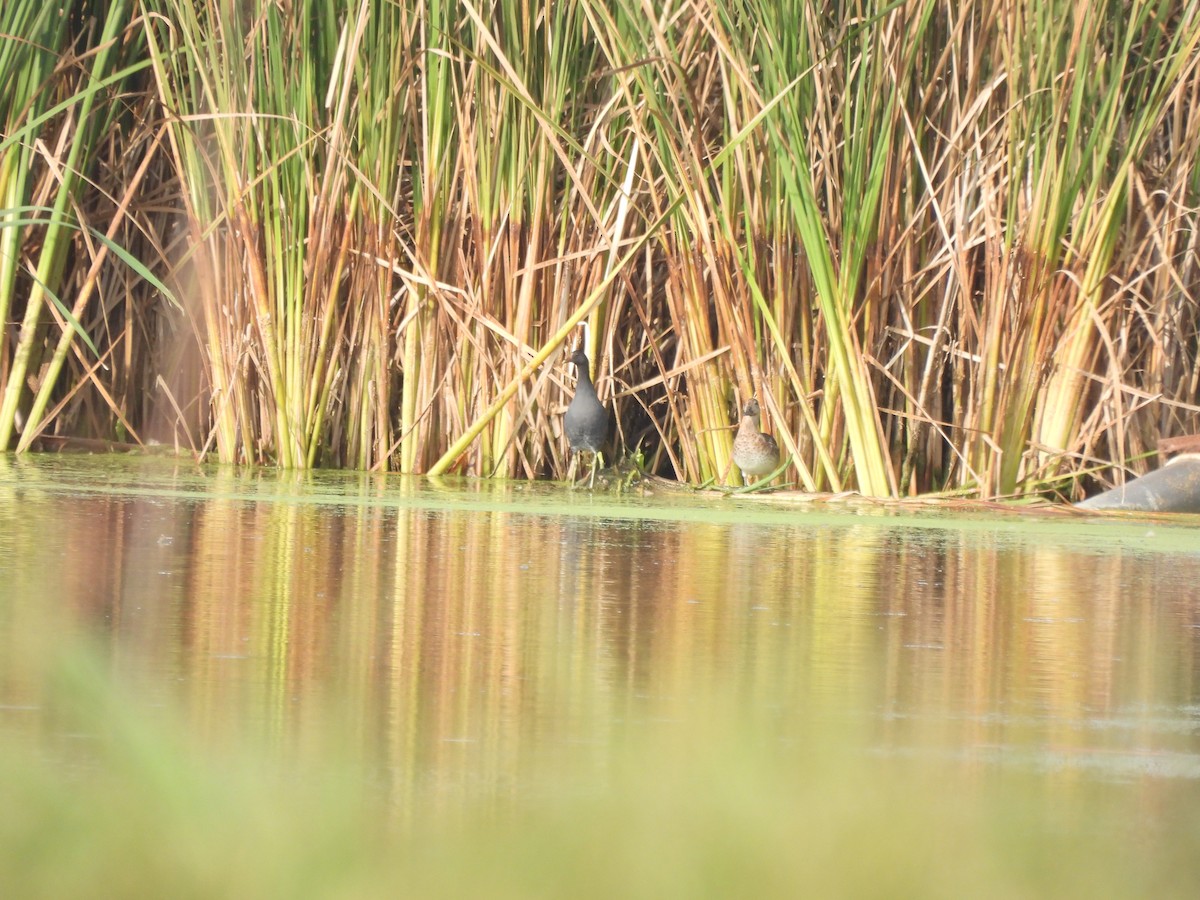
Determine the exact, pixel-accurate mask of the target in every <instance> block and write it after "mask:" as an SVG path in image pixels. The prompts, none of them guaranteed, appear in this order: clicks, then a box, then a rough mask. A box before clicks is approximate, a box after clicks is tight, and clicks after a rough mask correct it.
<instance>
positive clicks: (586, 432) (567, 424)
mask: <svg viewBox="0 0 1200 900" xmlns="http://www.w3.org/2000/svg"><path fill="white" fill-rule="evenodd" d="M569 361H570V362H572V363H574V364H575V371H576V372H577V373H578V376H579V379H578V381H577V382H576V384H575V396H574V397H572V398H571V405H570V406H568V407H567V414H566V416H565V417H564V418H563V427H564V428H565V429H566V432H567V440H568V441H570V442H571V450H572V451H573V452H575V453H581V452H583V451H585V450H586V451H587V452H588V453H591V454H592V475H591V478H590V480H589V481H588V486H589V487H594V486H595V483H596V467H597V466H598V465H599V464H600V458H601V457H600V448H601V447H602V446H603V445H604V442H605V441H606V440H607V439H608V410H607V409H605V408H604V404H603V403H601V402H600V398H599V397H597V396H596V389H595V388H594V387H593V386H592V376H591V373H590V372H589V371H588V358H587V354H586V353H584V352H583V350H582V349H580V350H576V351H575V352H574V353H572V354H571V359H570V360H569Z"/></svg>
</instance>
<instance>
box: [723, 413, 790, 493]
mask: <svg viewBox="0 0 1200 900" xmlns="http://www.w3.org/2000/svg"><path fill="white" fill-rule="evenodd" d="M759 413H760V410H759V408H758V401H757V400H751V401H750V402H749V403H747V404H746V406H745V408H744V409H743V410H742V424H741V425H739V426H738V433H737V437H735V438H734V439H733V461H734V462H735V463H736V464H737V467H738V468H739V469H741V470H742V475H746V476H749V475H754V476H757V477H760V478H761V477H762V476H763V475H769V474H770V473H771V472H774V471H775V470H776V469H777V468H778V467H779V444H777V443H775V438H773V437H771V436H770V435H769V434H764V433H763V432H761V431H759V430H758V416H759Z"/></svg>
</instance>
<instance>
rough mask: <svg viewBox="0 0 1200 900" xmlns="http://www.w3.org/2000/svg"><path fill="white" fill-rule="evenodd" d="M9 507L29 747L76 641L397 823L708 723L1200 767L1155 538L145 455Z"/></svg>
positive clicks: (5, 489) (536, 787) (1199, 687)
mask: <svg viewBox="0 0 1200 900" xmlns="http://www.w3.org/2000/svg"><path fill="white" fill-rule="evenodd" d="M0 497H2V498H3V504H2V506H0V509H2V510H3V512H0V515H2V516H3V519H4V521H3V530H2V531H0V578H2V579H3V583H4V584H6V585H7V586H8V587H7V588H6V593H7V602H6V608H7V613H6V615H5V618H4V621H3V622H0V647H3V648H4V649H5V652H4V653H3V655H2V657H0V690H2V692H3V693H2V696H0V703H2V704H3V706H4V709H3V710H0V733H2V734H3V735H7V736H8V737H10V738H12V737H14V736H15V737H19V738H21V739H24V740H28V741H32V742H34V743H38V742H49V743H53V741H54V736H53V732H54V731H55V727H56V726H55V718H54V714H53V707H54V703H53V702H52V700H50V699H48V697H47V696H46V694H47V692H48V691H49V690H51V688H49V687H48V686H47V685H48V684H49V682H48V681H47V679H46V678H45V677H43V674H42V671H41V668H39V666H40V663H39V660H41V659H43V658H44V657H45V656H46V654H47V648H48V647H52V646H53V645H55V644H56V643H61V642H63V641H65V640H67V638H68V637H71V636H74V637H76V638H79V639H81V640H85V641H86V642H88V643H89V644H91V645H92V646H94V647H97V648H98V652H99V654H100V658H101V659H102V660H103V666H104V667H105V668H107V670H108V671H109V672H110V673H111V675H112V676H113V678H114V679H115V680H116V681H117V682H118V683H119V684H120V685H121V686H122V688H123V690H125V691H126V695H127V696H129V697H132V698H134V701H135V702H136V703H137V704H139V707H140V708H141V709H143V711H144V712H145V714H146V715H148V716H151V717H153V716H155V715H157V714H158V711H161V714H162V715H163V716H164V717H165V716H168V715H170V716H179V717H180V718H181V719H182V720H183V722H184V724H185V728H186V734H187V735H188V739H189V740H191V741H194V742H195V743H196V744H197V745H198V746H200V747H212V746H222V745H224V744H226V743H228V742H230V741H243V740H252V741H254V742H255V743H260V744H262V745H265V746H267V747H270V748H272V750H271V752H272V753H275V754H277V755H278V757H279V758H280V759H286V760H297V759H301V760H302V759H305V758H312V759H321V758H323V756H322V755H323V754H327V753H328V752H330V746H331V745H333V746H334V747H335V748H336V752H337V753H339V754H342V755H344V756H345V757H347V758H350V759H352V760H353V761H355V763H356V764H358V765H361V766H362V767H363V769H364V770H365V771H366V772H367V773H368V778H369V779H370V781H371V783H372V785H373V786H374V787H373V789H374V790H376V791H378V792H379V793H381V794H382V795H383V796H385V797H386V798H387V799H388V802H389V804H390V806H391V807H392V808H393V809H394V810H395V811H397V814H398V815H399V816H400V817H401V818H402V819H404V818H407V817H411V816H419V817H427V816H429V815H430V814H431V811H433V812H436V813H440V814H442V815H446V816H450V817H453V816H454V815H456V814H457V812H458V811H459V810H461V809H463V808H464V807H468V806H477V805H478V803H480V802H481V801H482V802H485V803H490V804H504V803H508V802H511V801H512V800H513V799H514V798H518V797H521V796H523V795H525V794H528V793H530V792H533V793H537V792H539V791H542V792H553V791H555V790H556V785H558V784H560V782H559V781H556V779H558V778H562V777H568V775H569V777H570V778H572V779H574V780H575V781H576V782H578V780H579V779H580V778H583V779H585V780H586V779H587V778H588V777H590V776H589V775H588V773H589V772H591V773H592V775H594V776H595V777H596V778H597V779H599V780H600V781H602V780H603V777H602V773H603V772H604V771H605V769H606V767H607V766H608V765H609V762H610V754H611V748H612V747H613V746H614V742H620V741H622V740H625V739H627V738H629V737H630V736H631V735H636V734H638V733H640V732H643V731H646V730H649V729H660V730H661V729H665V730H667V731H668V732H669V731H670V730H671V729H672V728H674V727H676V726H678V727H679V729H680V730H681V733H683V732H684V731H685V730H686V728H688V727H691V726H690V724H689V723H695V722H696V721H698V720H699V721H705V720H706V721H707V723H708V727H710V728H711V729H713V730H714V731H720V730H729V729H738V728H743V727H746V724H747V722H751V723H753V727H754V728H756V729H759V731H757V732H756V733H759V734H761V735H769V739H770V740H771V741H773V742H775V743H776V745H777V748H779V750H780V752H782V753H784V754H786V753H787V752H789V750H788V748H789V747H795V746H797V745H800V744H803V743H804V742H806V741H810V740H811V739H812V738H813V736H814V735H815V734H819V733H821V732H822V731H823V730H827V729H829V728H838V727H844V726H846V725H847V723H849V725H850V726H851V727H853V728H857V729H858V730H859V731H860V732H863V733H865V734H866V735H867V740H866V744H865V749H866V750H867V751H868V752H870V753H873V754H879V755H880V757H881V758H895V757H908V756H915V757H919V758H926V759H933V760H941V759H948V760H950V761H952V762H953V763H954V764H956V765H959V766H968V767H970V766H978V767H982V768H981V769H980V771H981V772H983V771H989V770H990V769H992V768H994V767H995V766H997V765H999V766H1001V767H1005V766H1015V767H1017V768H1020V769H1022V770H1027V771H1035V772H1040V773H1043V774H1047V775H1048V776H1050V777H1053V778H1055V779H1056V780H1057V783H1058V785H1059V788H1060V789H1062V788H1063V786H1064V785H1068V786H1069V784H1070V783H1072V782H1075V781H1077V780H1079V779H1080V778H1081V777H1088V778H1094V777H1100V778H1102V779H1110V780H1116V781H1122V780H1127V779H1130V778H1138V777H1143V776H1152V777H1153V779H1155V781H1154V783H1153V784H1152V785H1150V786H1149V787H1147V791H1148V796H1154V795H1159V794H1161V793H1162V792H1168V791H1170V790H1173V788H1172V787H1171V785H1172V784H1175V785H1179V784H1181V783H1182V784H1186V785H1187V789H1188V790H1189V791H1192V790H1194V787H1193V785H1194V781H1195V779H1196V778H1197V776H1200V762H1198V760H1200V756H1198V753H1197V751H1198V749H1200V748H1198V747H1197V738H1196V731H1197V727H1196V726H1197V718H1196V717H1197V709H1198V708H1200V700H1198V698H1200V674H1198V670H1197V660H1198V652H1197V651H1198V649H1200V647H1198V643H1197V642H1198V640H1200V627H1198V626H1200V604H1198V602H1197V600H1196V598H1195V596H1194V595H1193V593H1192V591H1191V588H1190V586H1191V585H1194V584H1196V583H1197V581H1198V580H1200V553H1195V552H1193V553H1187V552H1173V553H1169V554H1168V553H1160V552H1152V551H1153V550H1154V546H1155V545H1154V544H1153V543H1152V541H1153V540H1154V539H1153V538H1150V537H1149V536H1148V537H1147V540H1146V541H1144V542H1139V541H1138V540H1137V539H1136V533H1137V529H1138V528H1142V527H1147V528H1148V527H1156V528H1158V529H1159V531H1160V532H1162V531H1164V530H1165V528H1164V526H1161V525H1160V526H1136V525H1135V526H1129V527H1125V526H1122V528H1123V529H1124V530H1121V531H1120V532H1119V533H1118V532H1117V531H1115V530H1114V528H1113V527H1112V526H1111V523H1110V524H1109V526H1099V527H1095V528H1093V526H1091V525H1088V524H1087V523H1068V524H1065V525H1064V524H1053V523H1052V524H1051V525H1045V524H1044V523H1043V524H1040V525H1039V524H1034V525H1032V526H1030V529H1029V530H1028V531H1027V530H1025V529H1024V528H1023V527H1020V526H1017V527H1014V526H1013V524H1012V522H1013V517H1011V516H1009V517H1007V518H1006V517H1004V516H998V522H997V524H996V525H995V526H992V525H990V524H989V523H987V522H981V521H980V520H979V519H978V518H976V519H975V520H974V521H972V522H969V523H966V524H965V525H964V523H961V522H956V521H950V520H947V521H944V522H942V521H937V520H932V521H931V520H924V521H921V522H919V523H914V521H912V520H910V519H900V518H896V517H893V516H891V515H888V514H880V513H879V512H878V511H876V510H867V511H863V510H861V509H860V510H854V509H851V510H850V511H846V512H840V513H839V512H836V511H830V510H823V511H815V512H814V511H811V510H810V511H784V512H780V511H778V510H775V509H773V508H771V509H770V511H769V512H764V511H763V507H760V506H757V505H754V504H752V503H750V502H748V501H730V500H725V499H720V498H718V499H712V498H691V497H685V498H670V497H666V498H663V497H652V498H649V499H645V498H634V499H629V500H628V501H619V502H612V501H607V500H601V499H599V498H594V497H590V496H587V495H583V494H568V493H567V492H565V491H562V490H560V489H557V488H554V487H552V486H544V485H543V486H537V485H531V486H525V485H489V484H480V483H471V482H463V483H453V482H451V483H448V484H441V483H437V482H430V481H427V480H422V479H402V478H398V477H355V476H334V475H327V476H311V475H310V476H303V477H301V476H292V475H285V474H275V473H267V472H238V471H236V470H232V469H205V470H203V471H197V470H191V469H187V468H184V467H173V466H166V465H164V464H161V463H157V462H153V461H141V462H117V463H111V462H109V463H106V464H105V466H97V465H96V464H95V463H91V464H89V463H88V462H87V461H81V460H68V461H59V460H51V461H46V462H37V461H34V460H22V461H20V462H18V463H6V464H5V466H4V469H3V472H2V475H0ZM1006 523H1007V524H1006ZM1106 527H1107V530H1106ZM1089 529H1090V530H1089ZM1131 529H1132V530H1131ZM1131 535H1133V536H1132V537H1131ZM1172 540H1175V541H1176V542H1179V541H1182V542H1183V546H1185V547H1186V546H1187V541H1188V540H1190V537H1189V536H1188V535H1187V534H1184V535H1183V536H1182V537H1181V536H1180V534H1179V533H1178V532H1176V533H1174V535H1173V537H1172ZM685 747H686V744H685ZM685 747H684V748H681V749H680V752H682V753H687V752H688V751H687V750H686V749H685ZM1180 779H1183V781H1182V782H1181V781H1180ZM497 808H499V807H497Z"/></svg>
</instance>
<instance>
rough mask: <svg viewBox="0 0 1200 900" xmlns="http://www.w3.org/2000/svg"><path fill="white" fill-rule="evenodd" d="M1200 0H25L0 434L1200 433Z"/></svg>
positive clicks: (14, 62) (301, 448)
mask: <svg viewBox="0 0 1200 900" xmlns="http://www.w3.org/2000/svg"><path fill="white" fill-rule="evenodd" d="M1198 43H1200V4H1197V3H1196V2H1184V0H1161V2H1132V3H1130V2H1122V3H1115V2H1101V3H1091V4H1078V3H1068V2H1062V0H1032V2H1014V0H965V2H955V3H945V2H940V3H939V2H932V0H928V2H920V0H909V2H896V3H890V4H872V3H834V4H824V3H816V2H813V0H771V2H766V0H693V2H687V3H667V4H665V5H664V4H661V3H653V4H650V3H643V4H638V3H634V2H632V0H609V2H605V3H601V2H596V0H578V2H568V3H549V2H544V3H540V4H534V5H528V4H516V3H507V2H503V0H501V2H497V3H495V4H492V5H490V6H489V5H484V4H481V3H480V2H478V0H458V2H439V0H434V2H432V3H429V4H413V3H408V2H383V0H341V2H338V0H324V2H318V0H294V2H290V3H286V4H281V3H271V2H266V0H259V2H252V3H231V2H225V0H203V2H200V0H198V2H192V0H136V2H134V0H104V2H97V0H90V2H89V0H64V2H63V3H62V4H60V5H58V6H52V5H49V4H44V3H35V2H32V0H7V2H5V3H4V4H3V7H2V8H0V127H2V128H3V137H2V138H0V195H2V197H0V225H2V226H3V227H2V228H0V320H2V321H3V322H4V331H3V334H2V335H0V383H2V384H3V389H4V392H3V401H2V403H0V447H6V448H13V447H15V448H17V449H25V448H28V447H30V446H32V445H34V443H35V442H36V441H37V439H38V437H39V436H41V435H45V434H60V435H73V436H88V437H100V438H106V439H118V440H131V441H140V442H149V441H151V440H157V441H162V442H164V443H168V444H174V445H176V446H179V447H180V448H182V449H186V450H189V451H194V452H196V453H197V454H203V455H206V456H210V457H214V458H217V459H221V460H228V461H255V462H259V461H261V462H275V463H278V464H279V465H283V466H295V467H305V466H317V465H323V466H354V467H364V468H367V467H371V468H382V467H389V468H394V469H398V470H401V471H405V472H431V473H440V472H446V471H462V472H469V473H475V474H482V475H503V476H517V477H532V476H544V475H549V474H559V473H562V472H564V471H565V470H566V467H567V462H568V453H567V447H566V442H565V439H564V438H563V436H562V430H561V415H562V411H563V409H564V408H565V402H566V399H567V395H568V391H569V386H568V385H567V384H566V383H565V382H566V380H567V378H568V372H567V367H566V366H565V365H563V364H562V360H563V355H562V352H561V351H562V350H563V348H564V346H565V345H566V343H567V342H569V341H573V340H575V339H576V337H575V333H576V331H577V330H578V326H579V325H580V323H583V322H588V323H590V324H591V326H592V328H591V329H590V335H591V339H590V346H589V347H588V348H587V349H588V350H589V355H590V356H591V358H592V360H593V361H594V364H595V366H596V374H597V384H598V387H599V390H600V393H601V396H602V397H609V398H611V399H612V402H613V403H614V404H615V406H616V410H617V413H618V421H619V431H620V442H621V444H622V445H623V446H624V447H625V448H627V449H629V450H633V449H634V448H640V451H641V453H642V454H643V455H644V460H645V464H646V465H647V466H648V467H650V468H652V469H653V470H655V471H659V472H660V473H662V474H668V475H672V476H674V477H678V478H680V479H685V480H688V481H692V482H699V481H703V480H706V479H717V480H723V481H727V482H728V481H732V480H734V479H736V478H737V477H738V476H737V474H736V470H735V469H732V468H731V466H730V462H729V457H730V452H731V442H732V431H731V427H730V426H731V425H732V423H733V422H734V420H735V410H736V407H737V404H738V402H739V401H740V400H743V399H745V398H747V397H748V396H750V395H751V394H755V395H757V396H758V397H759V399H760V400H761V402H762V407H763V410H764V421H765V422H766V423H768V425H767V427H768V429H769V430H771V431H773V432H774V433H775V434H776V435H777V436H778V438H779V441H780V445H781V447H783V448H784V450H785V451H786V452H787V453H790V454H791V456H792V458H793V460H794V466H795V469H794V473H793V474H794V480H796V481H798V482H799V483H800V484H801V485H802V486H804V487H805V488H809V489H835V490H837V489H845V488H856V489H858V490H860V491H863V492H864V493H868V494H873V495H895V494H905V493H912V492H930V491H962V492H968V493H972V492H973V493H977V494H980V495H985V496H994V495H1003V494H1010V493H1013V492H1019V491H1022V490H1032V489H1042V488H1045V487H1047V486H1057V487H1059V488H1060V489H1061V490H1063V491H1064V492H1071V491H1077V490H1078V485H1077V484H1076V483H1075V482H1076V481H1077V479H1078V478H1079V477H1080V476H1081V475H1083V474H1085V473H1089V472H1092V473H1095V472H1099V474H1100V477H1102V478H1108V477H1110V476H1109V473H1108V471H1107V470H1106V469H1104V466H1105V465H1106V464H1107V463H1108V462H1110V461H1115V462H1118V463H1123V464H1126V465H1130V466H1132V467H1133V468H1134V469H1136V468H1138V467H1139V465H1144V463H1140V462H1139V460H1140V459H1141V458H1142V457H1144V456H1145V455H1146V454H1147V453H1149V452H1151V451H1153V449H1154V447H1155V442H1156V441H1157V440H1158V439H1160V438H1161V437H1163V436H1167V435H1174V434H1178V433H1181V432H1189V431H1200V419H1198V417H1197V413H1198V412H1200V407H1197V406H1196V405H1195V404H1194V402H1193V401H1194V399H1195V395H1196V391H1197V386H1198V385H1197V379H1198V378H1200V369H1198V358H1197V351H1198V346H1197V343H1198V340H1197V337H1198V336H1197V320H1198V317H1197V314H1196V296H1197V292H1198V290H1200V258H1198V250H1197V222H1196V219H1197V214H1198V213H1197V209H1198V207H1200V166H1198V161H1200V157H1198V153H1197V151H1198V142H1200V121H1197V119H1198V117H1200V103H1198V102H1197V101H1198V95H1200V70H1198V67H1197V62H1198V60H1200V51H1198V49H1197V45H1198Z"/></svg>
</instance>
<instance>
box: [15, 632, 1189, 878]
mask: <svg viewBox="0 0 1200 900" xmlns="http://www.w3.org/2000/svg"><path fill="white" fill-rule="evenodd" d="M44 675H45V678H46V679H47V686H46V690H45V692H44V696H45V697H47V698H48V702H47V704H46V705H45V707H43V708H42V709H39V710H36V711H30V710H25V711H17V710H12V709H9V710H4V711H2V712H0V809H3V810H4V815H3V816H0V896H3V897H21V898H36V897H55V898H62V897H84V896H87V897H100V896H103V897H223V898H225V897H356V898H358V897H377V896H378V897H385V896H386V897H396V896H411V897H438V896H444V897H466V896H478V897H488V898H504V897H535V896H544V897H568V896H569V897H597V898H599V897H618V896H621V897H675V896H678V897H732V896H741V897H798V896H810V897H835V896H852V897H859V896H863V897H968V896H969V897H1031V896H1053V897H1083V896H1086V897H1102V896H1155V897H1169V896H1179V897H1185V896H1196V891H1197V886H1198V885H1200V877H1198V873H1200V856H1198V855H1197V854H1196V853H1195V848H1196V845H1197V840H1196V839H1197V836H1198V835H1200V828H1198V825H1200V805H1198V804H1196V803H1195V795H1196V793H1197V791H1196V788H1195V785H1194V783H1193V782H1192V781H1190V780H1185V779H1175V780H1169V779H1164V778H1143V779H1138V780H1135V781H1132V782H1124V783H1116V782H1112V781H1109V782H1101V781H1096V780H1093V779H1092V778H1090V777H1089V776H1088V775H1086V773H1082V772H1078V771H1057V772H1053V773H1046V772H1043V773H1040V774H1039V773H1032V772H1028V771H1018V770H1017V769H1015V768H1013V767H1000V766H998V765H996V764H995V763H994V762H992V763H981V762H978V761H975V762H972V761H968V760H964V759H963V758H961V757H958V758H952V759H951V760H950V761H947V759H946V758H945V757H944V756H943V757H941V758H939V757H938V755H937V754H922V753H916V754H910V755H905V754H900V753H887V752H880V748H879V747H875V748H874V749H872V742H871V741H870V739H869V736H867V735H864V734H863V733H861V732H862V728H861V727H860V726H855V725H849V724H847V723H846V722H845V721H844V720H843V721H841V722H840V723H839V720H838V718H837V717H836V715H830V716H815V717H814V718H813V720H812V733H811V734H806V735H804V736H801V737H797V736H795V735H791V736H784V735H781V734H779V733H778V729H777V728H774V727H773V726H772V724H771V723H770V722H766V721H763V720H762V719H761V718H760V719H758V720H753V719H752V718H751V717H749V716H747V715H745V714H744V713H743V712H739V711H737V709H736V705H735V704H732V703H727V702H725V700H723V699H718V698H709V700H707V701H699V700H698V701H697V703H696V706H695V708H696V710H697V715H696V716H695V717H694V720H689V721H681V720H679V719H675V720H656V719H653V718H652V717H648V718H647V719H646V720H645V721H644V722H643V723H641V724H629V723H626V727H625V728H624V729H623V730H622V731H620V732H619V733H618V735H617V736H616V737H614V738H612V740H611V743H607V744H604V745H602V746H595V745H590V746H575V747H565V748H560V750H559V752H558V753H557V755H555V754H549V753H548V754H547V760H546V763H545V765H544V769H543V770H542V771H537V772H534V773H533V774H532V775H531V776H530V777H529V778H528V779H522V780H521V781H520V783H512V784H501V785H487V784H482V785H479V786H478V789H477V790H468V791H466V793H465V794H456V795H455V796H454V797H453V798H451V799H450V800H449V802H448V801H447V797H446V795H445V794H444V793H439V792H438V791H437V790H425V791H421V790H418V791H416V792H411V791H410V792H407V794H408V796H407V799H406V800H405V801H403V802H401V801H399V800H397V798H396V797H395V796H394V792H392V791H389V789H388V788H387V786H386V785H385V784H384V783H383V779H381V778H380V776H379V773H378V772H374V773H373V772H372V771H371V768H370V766H369V765H364V764H363V762H362V758H361V752H358V751H356V749H355V748H352V747H348V746H346V745H347V744H348V743H351V742H350V741H349V740H348V739H347V738H346V737H345V735H339V734H338V733H337V728H336V727H335V726H333V725H332V724H331V726H330V728H329V731H330V734H329V743H328V746H326V747H321V748H313V747H307V748H305V749H304V750H303V751H300V750H298V749H297V748H279V747H267V746H261V745H254V744H252V743H249V742H244V741H240V740H237V741H229V742H226V744H224V745H223V746H213V745H212V744H211V742H207V743H206V742H204V741H200V740H197V739H196V736H195V735H190V734H189V733H188V730H187V729H186V728H185V727H182V726H180V725H179V724H178V722H177V721H173V715H174V713H173V712H172V711H171V710H170V709H167V710H153V711H147V710H146V709H144V708H141V707H139V706H138V705H137V704H136V703H134V702H131V701H130V699H129V698H127V697H125V696H123V694H122V691H121V689H120V687H119V686H118V685H116V684H114V683H113V680H112V679H111V678H110V677H109V676H108V675H107V674H105V673H104V672H103V670H102V669H101V667H99V666H97V665H96V664H95V661H94V659H93V658H92V657H91V656H90V655H89V654H87V653H79V652H74V653H71V654H70V655H68V656H66V657H64V658H63V659H59V660H56V661H53V662H50V663H48V664H46V666H45V670H44ZM21 716H35V717H36V718H37V721H38V726H37V727H36V728H32V729H31V728H28V727H17V725H18V724H19V723H20V722H21V721H22V720H21V718H20V717H21ZM333 718H334V717H331V722H332V721H333ZM24 721H25V724H26V725H27V724H28V722H29V721H31V720H28V719H27V720H24ZM535 768H536V767H535ZM417 782H418V783H419V782H420V779H419V778H418V779H417Z"/></svg>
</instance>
